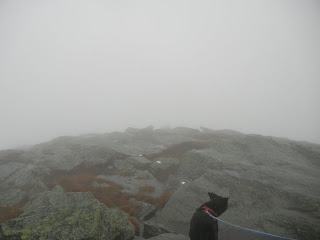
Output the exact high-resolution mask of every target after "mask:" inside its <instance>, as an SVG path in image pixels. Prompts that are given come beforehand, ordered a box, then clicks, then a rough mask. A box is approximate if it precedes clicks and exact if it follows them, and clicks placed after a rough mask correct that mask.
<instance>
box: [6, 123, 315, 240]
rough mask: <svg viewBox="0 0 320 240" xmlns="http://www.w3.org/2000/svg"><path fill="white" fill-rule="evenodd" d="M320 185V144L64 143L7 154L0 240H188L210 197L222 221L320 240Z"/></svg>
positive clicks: (225, 136)
mask: <svg viewBox="0 0 320 240" xmlns="http://www.w3.org/2000/svg"><path fill="white" fill-rule="evenodd" d="M319 176H320V145H319V144H312V143H307V142H297V141H292V140H289V139H284V138H274V137H266V136H261V135H252V134H251V135H246V134H243V133H239V132H236V131H232V130H212V129H208V128H205V127H201V128H200V129H192V128H186V127H178V128H174V129H170V128H164V129H154V128H153V127H152V126H149V127H147V128H144V129H136V128H128V129H127V130H126V131H125V132H113V133H106V134H86V135H81V136H78V137H66V136H65V137H59V138H56V139H53V140H52V141H49V142H46V143H42V144H38V145H35V146H33V147H30V148H28V149H25V150H23V151H22V150H5V151H0V223H1V228H0V239H18V240H20V239H50V240H53V239H109V240H112V239H114V240H126V239H135V240H138V239H147V238H148V239H151V240H162V239H163V240H171V239H172V240H185V239H188V237H187V236H188V230H189V222H190V219H191V216H192V214H193V213H194V211H195V209H196V208H198V207H199V206H200V205H201V204H202V203H203V202H205V201H207V200H208V199H207V198H208V197H207V192H208V191H211V192H215V193H216V194H218V195H220V196H224V197H230V200H229V208H228V210H227V211H226V212H225V213H224V214H223V215H222V216H221V219H223V220H226V221H228V222H230V223H233V224H236V225H239V226H243V227H246V228H251V229H255V230H258V231H263V232H269V233H271V234H275V235H280V236H285V237H291V238H295V239H301V240H307V239H320V181H319ZM51 189H52V190H51ZM23 206H24V207H23ZM134 235H137V236H135V237H134ZM255 237H256V236H252V235H250V236H248V235H246V233H244V232H241V233H240V232H239V231H237V230H235V229H234V228H233V227H226V226H225V225H224V224H219V239H220V240H226V239H237V240H244V239H250V238H251V239H255ZM261 239H262V238H261ZM263 239H267V238H263Z"/></svg>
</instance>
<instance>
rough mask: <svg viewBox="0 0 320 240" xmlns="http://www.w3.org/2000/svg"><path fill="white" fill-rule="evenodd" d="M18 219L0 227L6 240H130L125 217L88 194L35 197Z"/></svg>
mask: <svg viewBox="0 0 320 240" xmlns="http://www.w3.org/2000/svg"><path fill="white" fill-rule="evenodd" d="M23 211H24V212H23V214H21V215H20V216H19V217H17V218H15V219H12V220H9V221H7V222H4V223H2V224H1V228H2V231H3V235H4V236H5V237H6V238H8V239H15V238H17V239H19V238H21V239H101V240H102V239H110V240H114V239H117V240H129V239H132V238H133V236H134V233H135V229H134V226H133V224H132V223H130V222H129V220H128V215H127V214H126V213H125V212H123V211H120V210H118V209H110V208H107V207H106V206H105V205H104V204H102V203H100V202H99V201H98V200H97V199H95V198H94V196H93V195H92V194H91V193H88V192H64V191H63V189H62V187H60V186H55V187H54V188H53V190H52V191H45V192H43V193H39V194H37V195H36V196H35V197H34V198H33V199H32V200H31V201H30V202H28V203H27V204H26V205H25V206H24V208H23Z"/></svg>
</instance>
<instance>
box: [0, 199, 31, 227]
mask: <svg viewBox="0 0 320 240" xmlns="http://www.w3.org/2000/svg"><path fill="white" fill-rule="evenodd" d="M26 203H27V199H23V200H21V202H19V203H18V204H15V205H12V206H10V207H0V224H1V223H3V222H6V221H8V220H10V219H12V218H15V217H17V216H19V215H20V214H21V213H22V211H21V208H22V207H23V206H24V205H25V204H26Z"/></svg>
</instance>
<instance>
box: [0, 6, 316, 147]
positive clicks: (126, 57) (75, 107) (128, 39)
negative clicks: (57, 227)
mask: <svg viewBox="0 0 320 240" xmlns="http://www.w3.org/2000/svg"><path fill="white" fill-rule="evenodd" d="M319 43H320V1H317V0H315V1H308V0H300V1H297V0H287V1H284V0H265V1H256V0H252V1H244V0H243V1H238V0H235V1H211V0H210V1H209V0H197V1H189V0H158V1H154V0H139V1H135V0H117V1H94V0H90V1H81V0H74V1H65V0H55V1H42V0H41V1H40V0H39V1H30V0H29V1H22V0H21V1H11V0H0V149H3V148H9V147H14V146H17V145H23V144H35V143H38V142H41V141H46V140H49V139H51V138H54V137H57V136H61V135H77V134H82V133H89V132H97V133H103V132H110V131H114V130H120V131H122V130H124V129H125V128H127V127H129V126H132V127H145V126H147V125H150V124H152V125H154V126H155V127H163V126H171V127H174V126H189V127H199V126H200V125H202V126H206V127H209V128H213V129H226V128H227V129H233V130H238V131H241V132H244V133H257V134H263V135H273V136H281V137H288V138H291V139H297V140H306V141H311V142H316V143H320V126H319V123H320V106H319V105H320V94H319V90H320V44H319Z"/></svg>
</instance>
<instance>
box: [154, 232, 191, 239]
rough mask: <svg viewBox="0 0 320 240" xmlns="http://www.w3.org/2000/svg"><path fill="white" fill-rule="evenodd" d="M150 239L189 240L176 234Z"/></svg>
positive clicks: (166, 234) (161, 235) (165, 234)
mask: <svg viewBox="0 0 320 240" xmlns="http://www.w3.org/2000/svg"><path fill="white" fill-rule="evenodd" d="M148 239H149V240H189V237H187V236H185V235H182V234H176V233H164V234H160V235H158V236H156V237H152V238H148Z"/></svg>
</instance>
